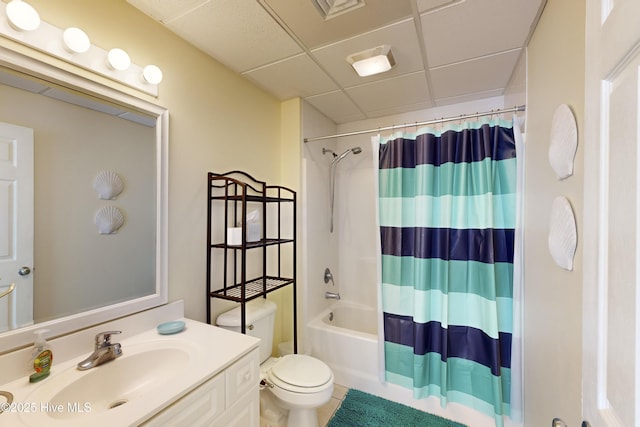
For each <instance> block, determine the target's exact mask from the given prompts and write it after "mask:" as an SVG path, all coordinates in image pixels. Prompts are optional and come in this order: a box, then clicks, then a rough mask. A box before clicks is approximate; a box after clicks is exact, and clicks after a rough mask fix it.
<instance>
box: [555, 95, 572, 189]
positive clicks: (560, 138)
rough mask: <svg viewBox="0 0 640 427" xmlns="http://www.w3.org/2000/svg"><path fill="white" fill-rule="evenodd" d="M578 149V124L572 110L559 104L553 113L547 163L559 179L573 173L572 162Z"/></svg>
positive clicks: (565, 105)
mask: <svg viewBox="0 0 640 427" xmlns="http://www.w3.org/2000/svg"><path fill="white" fill-rule="evenodd" d="M577 149H578V125H577V124H576V118H575V116H574V115H573V111H571V108H570V107H569V106H568V105H567V104H561V105H559V106H558V108H556V111H555V112H554V113H553V119H552V121H551V141H550V143H549V164H551V167H552V168H553V170H554V172H555V173H556V175H557V176H558V178H560V179H565V178H568V177H570V176H571V175H573V162H574V158H575V156H576V151H577Z"/></svg>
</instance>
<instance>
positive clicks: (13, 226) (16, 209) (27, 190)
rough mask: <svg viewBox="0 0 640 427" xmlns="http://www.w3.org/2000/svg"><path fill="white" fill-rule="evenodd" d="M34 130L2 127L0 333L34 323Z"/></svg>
mask: <svg viewBox="0 0 640 427" xmlns="http://www.w3.org/2000/svg"><path fill="white" fill-rule="evenodd" d="M31 269H33V129H29V128H24V127H20V126H15V125H11V124H8V123H0V294H2V293H3V291H5V290H7V288H9V286H10V285H11V284H12V283H15V285H16V286H15V289H14V291H13V292H11V293H10V294H8V295H6V296H4V297H2V298H1V299H0V332H2V331H6V330H7V329H14V328H16V327H21V326H27V325H30V324H32V323H33V274H31V272H30V271H31Z"/></svg>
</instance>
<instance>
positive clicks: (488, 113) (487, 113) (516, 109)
mask: <svg viewBox="0 0 640 427" xmlns="http://www.w3.org/2000/svg"><path fill="white" fill-rule="evenodd" d="M524 110H525V106H524V105H518V106H515V107H512V108H503V109H497V110H491V111H485V112H482V113H475V114H461V115H459V116H455V117H453V116H452V117H444V118H441V119H434V120H429V121H426V122H415V123H405V124H402V125H392V126H385V127H379V128H375V129H368V130H358V131H354V132H347V133H339V134H336V135H327V136H316V137H313V138H305V139H304V142H305V143H307V142H311V141H319V140H322V139H331V138H340V137H342V136H353V135H363V134H365V133H374V132H380V131H384V130H395V129H403V128H406V127H411V126H426V125H434V124H438V123H444V122H453V121H456V120H465V119H470V118H473V117H483V116H492V115H494V114H504V113H517V112H520V111H524Z"/></svg>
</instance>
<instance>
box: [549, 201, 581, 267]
mask: <svg viewBox="0 0 640 427" xmlns="http://www.w3.org/2000/svg"><path fill="white" fill-rule="evenodd" d="M577 237H578V236H577V232H576V219H575V216H574V214H573V209H572V208H571V203H569V200H567V198H566V197H562V196H559V197H556V198H555V199H554V201H553V204H552V206H551V218H550V224H549V253H550V254H551V257H552V258H553V260H554V261H555V262H556V264H558V266H559V267H561V268H564V269H565V270H569V271H571V270H573V256H574V255H575V253H576V244H577Z"/></svg>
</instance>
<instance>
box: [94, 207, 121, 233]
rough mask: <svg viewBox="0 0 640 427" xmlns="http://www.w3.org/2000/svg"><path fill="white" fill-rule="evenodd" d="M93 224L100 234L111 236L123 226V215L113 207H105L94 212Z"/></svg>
mask: <svg viewBox="0 0 640 427" xmlns="http://www.w3.org/2000/svg"><path fill="white" fill-rule="evenodd" d="M94 222H95V223H96V225H97V226H98V232H99V233H100V234H113V233H115V232H117V231H118V229H119V228H120V227H122V225H123V224H124V215H122V212H121V211H120V209H118V208H117V207H115V206H105V207H103V208H100V210H99V211H98V212H96V217H95V220H94Z"/></svg>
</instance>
